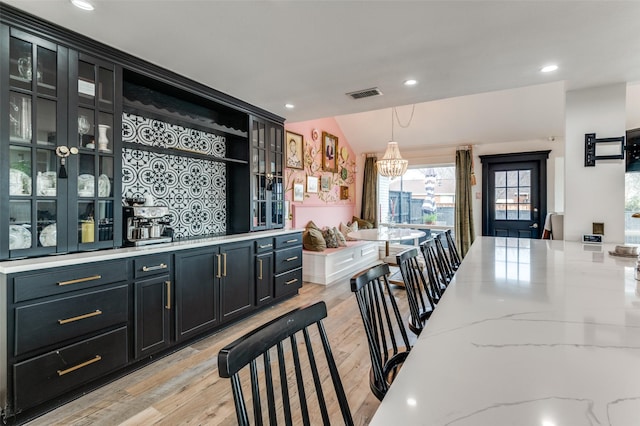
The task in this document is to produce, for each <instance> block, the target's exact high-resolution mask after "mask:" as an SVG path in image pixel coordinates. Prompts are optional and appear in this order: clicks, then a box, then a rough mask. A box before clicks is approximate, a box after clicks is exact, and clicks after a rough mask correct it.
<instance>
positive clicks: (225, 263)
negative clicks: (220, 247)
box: [222, 253, 227, 277]
mask: <svg viewBox="0 0 640 426" xmlns="http://www.w3.org/2000/svg"><path fill="white" fill-rule="evenodd" d="M222 257H224V266H223V270H222V276H223V277H226V276H227V253H222Z"/></svg>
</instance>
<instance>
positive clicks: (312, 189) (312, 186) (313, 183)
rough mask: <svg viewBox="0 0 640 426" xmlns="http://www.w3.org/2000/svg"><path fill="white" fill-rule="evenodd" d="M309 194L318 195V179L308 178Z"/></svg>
mask: <svg viewBox="0 0 640 426" xmlns="http://www.w3.org/2000/svg"><path fill="white" fill-rule="evenodd" d="M307 192H309V193H313V194H316V193H317V192H318V178H317V177H315V176H307Z"/></svg>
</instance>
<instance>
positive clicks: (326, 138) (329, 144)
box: [322, 132, 338, 173]
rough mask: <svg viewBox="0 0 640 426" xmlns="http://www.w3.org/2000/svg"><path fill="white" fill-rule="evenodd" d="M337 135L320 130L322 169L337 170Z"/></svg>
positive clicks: (327, 170)
mask: <svg viewBox="0 0 640 426" xmlns="http://www.w3.org/2000/svg"><path fill="white" fill-rule="evenodd" d="M337 153H338V137H337V136H333V135H332V134H330V133H327V132H322V170H324V171H325V172H333V173H335V172H337V171H338V159H337V158H336V155H337Z"/></svg>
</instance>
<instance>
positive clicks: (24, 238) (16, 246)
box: [9, 225, 31, 250]
mask: <svg viewBox="0 0 640 426" xmlns="http://www.w3.org/2000/svg"><path fill="white" fill-rule="evenodd" d="M29 247H31V232H30V231H29V230H28V229H27V228H26V227H24V226H21V225H9V250H20V249H27V248H29Z"/></svg>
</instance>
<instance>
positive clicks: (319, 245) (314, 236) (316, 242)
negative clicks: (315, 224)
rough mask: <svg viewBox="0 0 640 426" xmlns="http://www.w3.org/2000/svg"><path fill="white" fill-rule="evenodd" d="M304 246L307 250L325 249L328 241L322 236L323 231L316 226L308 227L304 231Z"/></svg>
mask: <svg viewBox="0 0 640 426" xmlns="http://www.w3.org/2000/svg"><path fill="white" fill-rule="evenodd" d="M302 247H304V249H305V250H311V251H324V249H326V248H327V243H326V242H325V241H324V238H323V237H322V231H320V230H319V229H315V228H308V229H307V230H306V231H304V232H303V233H302Z"/></svg>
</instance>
